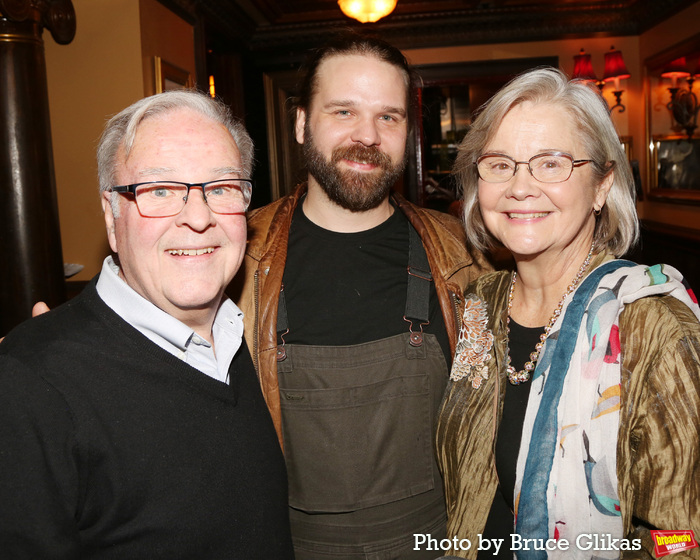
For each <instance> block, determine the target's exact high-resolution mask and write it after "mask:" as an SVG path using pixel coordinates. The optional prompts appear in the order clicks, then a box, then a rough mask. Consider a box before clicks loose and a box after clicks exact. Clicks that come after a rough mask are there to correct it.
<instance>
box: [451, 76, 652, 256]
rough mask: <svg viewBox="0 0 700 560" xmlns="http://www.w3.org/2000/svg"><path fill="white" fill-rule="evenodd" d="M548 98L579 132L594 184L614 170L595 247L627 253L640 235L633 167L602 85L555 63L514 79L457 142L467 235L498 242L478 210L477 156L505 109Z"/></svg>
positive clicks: (479, 242)
mask: <svg viewBox="0 0 700 560" xmlns="http://www.w3.org/2000/svg"><path fill="white" fill-rule="evenodd" d="M527 101H530V102H532V103H544V104H549V105H556V106H558V107H561V108H562V109H564V110H565V111H566V112H567V113H568V114H569V116H570V117H571V125H572V126H573V127H574V130H575V131H576V132H577V134H578V135H579V138H580V139H581V141H582V143H583V146H584V148H585V151H586V154H585V156H579V157H585V158H587V159H591V160H593V161H592V163H591V166H592V168H593V180H594V184H595V185H598V184H600V183H601V181H602V180H603V178H604V177H605V176H606V175H607V174H608V173H613V185H612V187H611V189H610V192H609V194H608V198H607V201H606V204H605V206H604V207H603V209H602V211H601V214H600V216H598V217H597V219H596V227H595V233H594V240H595V243H596V250H597V251H600V250H603V249H607V250H608V251H610V252H611V253H613V254H614V255H616V256H621V255H623V254H625V253H626V252H627V251H628V250H629V249H630V248H631V247H632V246H633V245H634V243H635V242H636V241H637V238H638V237H639V221H638V218H637V209H636V206H635V190H634V179H633V177H632V171H631V169H630V166H629V163H628V162H627V157H626V155H625V152H624V149H623V148H622V145H621V144H620V139H619V137H618V135H617V131H616V130H615V126H614V125H613V123H612V120H611V119H610V114H609V112H608V106H607V104H606V102H605V100H604V99H603V98H602V96H601V95H600V92H599V91H598V89H597V88H596V87H594V86H592V85H589V84H586V83H584V82H582V81H577V80H573V81H569V79H568V78H567V76H566V75H565V74H564V73H563V72H561V71H560V70H557V69H555V68H537V69H535V70H531V71H529V72H526V73H524V74H521V75H520V76H518V77H516V78H515V79H513V80H512V81H511V82H510V83H508V84H507V85H505V86H504V87H503V88H502V89H501V90H500V91H499V92H498V93H496V95H494V96H493V97H492V98H491V99H490V100H489V101H488V102H487V103H486V104H485V105H484V106H483V107H482V108H481V109H480V110H479V115H478V117H477V118H476V119H475V120H474V122H473V124H472V126H471V128H470V130H469V132H468V133H467V135H466V136H465V138H464V140H463V141H462V143H461V144H460V146H459V149H458V154H457V159H456V161H455V165H454V169H453V172H454V173H455V175H456V177H457V181H458V184H459V185H460V186H461V188H462V192H463V198H464V222H465V227H466V230H467V238H468V239H469V241H470V242H471V244H472V245H473V246H474V247H475V248H477V249H480V250H485V249H488V248H491V247H493V246H494V239H493V237H492V236H491V235H490V233H489V232H488V231H487V230H486V226H485V225H484V221H483V219H482V216H481V212H480V210H479V200H478V187H479V177H478V174H477V170H476V165H475V163H476V160H477V159H478V158H479V156H481V154H482V153H483V152H484V149H485V148H486V146H487V145H488V143H489V142H490V141H491V139H492V138H493V137H494V135H495V134H496V131H497V129H498V127H499V126H500V124H501V121H502V120H503V118H504V117H505V116H506V114H507V113H508V112H509V111H510V110H511V109H513V107H516V106H517V105H520V104H522V103H525V102H527Z"/></svg>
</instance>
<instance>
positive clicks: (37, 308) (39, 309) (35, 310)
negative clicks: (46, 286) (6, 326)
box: [0, 301, 49, 342]
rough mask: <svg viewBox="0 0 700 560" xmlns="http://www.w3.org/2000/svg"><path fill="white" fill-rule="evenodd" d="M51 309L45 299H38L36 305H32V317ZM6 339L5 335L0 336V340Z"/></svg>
mask: <svg viewBox="0 0 700 560" xmlns="http://www.w3.org/2000/svg"><path fill="white" fill-rule="evenodd" d="M47 311H49V306H48V305H46V304H45V303H44V302H43V301H38V302H36V303H35V304H34V307H32V317H38V316H39V315H43V314H44V313H46V312H47ZM3 340H5V337H4V336H3V337H2V338H0V342H2V341H3Z"/></svg>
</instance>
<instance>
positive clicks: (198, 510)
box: [0, 281, 293, 560]
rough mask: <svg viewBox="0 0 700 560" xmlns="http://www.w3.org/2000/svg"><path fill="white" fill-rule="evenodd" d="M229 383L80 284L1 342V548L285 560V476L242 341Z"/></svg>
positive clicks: (8, 552)
mask: <svg viewBox="0 0 700 560" xmlns="http://www.w3.org/2000/svg"><path fill="white" fill-rule="evenodd" d="M230 379H231V384H230V385H226V384H224V383H221V382H219V381H217V380H215V379H212V378H210V377H209V376H207V375H205V374H204V373H201V372H199V371H197V370H196V369H194V368H192V367H191V366H189V365H187V364H186V363H184V362H182V361H181V360H179V359H177V358H176V357H175V356H172V355H171V354H169V353H168V352H166V351H165V350H163V349H162V348H160V347H158V346H157V345H156V344H154V343H152V342H151V341H149V340H148V339H147V338H146V337H144V336H143V335H141V334H140V333H139V332H138V331H137V330H136V329H134V328H133V327H131V326H130V325H129V324H127V323H126V322H125V321H123V320H122V319H121V318H120V317H119V316H118V315H116V314H115V313H114V312H113V311H112V310H111V309H110V308H109V307H107V306H106V305H105V304H104V302H103V301H102V300H101V299H100V298H99V296H98V295H97V292H96V290H95V282H94V281H93V282H92V283H91V284H90V285H89V286H88V287H87V288H86V289H85V291H84V292H83V293H82V294H81V295H80V296H78V297H77V298H75V299H73V300H72V301H70V302H69V303H67V304H65V305H63V306H61V307H59V308H57V309H56V310H54V311H52V312H50V313H48V314H46V315H43V316H41V317H38V318H36V319H32V320H30V321H27V322H26V323H23V324H22V325H20V326H19V327H18V328H16V329H15V330H14V331H12V332H11V333H10V334H9V335H8V336H7V338H6V339H5V341H4V342H3V343H2V344H0V557H2V558H12V559H24V558H26V559H29V558H31V559H48V558H52V559H53V558H56V559H68V558H81V559H108V558H109V559H119V560H129V559H134V560H136V559H144V560H146V559H148V560H154V559H161V558H162V559H167V560H176V559H185V558H188V559H195V558H196V559H227V560H230V559H237V558H240V559H246V560H250V559H256V558H259V559H266V560H268V559H275V560H278V559H287V558H293V553H292V547H291V538H290V534H289V525H288V519H287V505H286V504H287V479H286V473H285V469H284V460H283V457H282V453H281V450H280V447H279V444H278V442H277V437H276V435H275V431H274V429H273V426H272V421H271V419H270V417H269V413H268V411H267V408H266V406H265V403H264V401H263V398H262V394H261V392H260V387H259V384H258V381H257V377H256V375H255V371H254V369H253V364H252V361H251V359H250V355H249V354H248V350H247V348H246V346H245V342H243V346H242V348H241V350H239V352H238V353H237V355H236V356H235V358H234V360H233V363H232V365H231V369H230Z"/></svg>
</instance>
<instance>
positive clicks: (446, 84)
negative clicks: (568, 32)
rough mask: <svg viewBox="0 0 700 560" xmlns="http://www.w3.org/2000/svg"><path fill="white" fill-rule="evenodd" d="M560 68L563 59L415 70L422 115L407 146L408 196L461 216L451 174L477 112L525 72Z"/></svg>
mask: <svg viewBox="0 0 700 560" xmlns="http://www.w3.org/2000/svg"><path fill="white" fill-rule="evenodd" d="M558 64H559V59H558V57H539V58H519V59H503V60H483V61H475V62H462V63H450V64H431V65H419V66H416V67H415V70H416V74H417V79H418V82H417V84H416V95H417V99H416V105H417V107H418V111H417V112H418V114H417V115H416V118H415V121H416V122H415V123H414V126H413V134H412V136H411V137H410V138H409V143H408V153H409V162H408V166H407V173H406V177H405V185H404V190H405V192H404V194H405V196H406V197H407V198H408V199H409V200H412V201H413V202H416V203H417V204H419V205H420V206H424V207H427V208H433V209H435V210H441V211H443V212H452V213H454V214H458V213H459V209H458V208H457V207H456V205H458V201H459V200H460V198H461V193H460V190H459V185H457V182H456V181H455V179H454V177H453V175H452V173H451V172H452V166H453V164H454V161H455V158H456V157H457V148H458V146H459V144H460V142H461V140H462V138H464V135H465V134H466V133H467V131H468V130H469V127H470V126H471V122H472V118H473V116H474V114H475V112H476V111H477V109H478V108H479V107H481V105H483V104H484V103H486V101H488V100H489V99H490V98H491V96H492V95H494V94H495V93H496V92H497V91H498V90H499V89H500V88H501V87H503V86H504V85H505V84H506V83H507V82H508V81H510V80H511V79H512V78H514V77H515V76H516V75H518V74H520V73H521V72H524V71H526V70H529V69H531V68H536V67H538V66H555V67H556V66H558Z"/></svg>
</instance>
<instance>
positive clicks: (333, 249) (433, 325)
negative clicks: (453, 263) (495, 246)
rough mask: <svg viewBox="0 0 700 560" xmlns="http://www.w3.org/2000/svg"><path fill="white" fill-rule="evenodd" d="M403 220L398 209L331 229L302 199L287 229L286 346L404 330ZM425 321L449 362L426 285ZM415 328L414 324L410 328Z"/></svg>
mask: <svg viewBox="0 0 700 560" xmlns="http://www.w3.org/2000/svg"><path fill="white" fill-rule="evenodd" d="M408 227H409V225H408V220H407V218H406V216H405V215H404V214H403V213H402V212H401V211H400V210H398V209H397V208H395V211H394V213H393V214H392V215H391V217H389V218H388V219H387V220H386V221H385V222H383V223H381V224H379V225H378V226H376V227H374V228H372V229H369V230H366V231H362V232H358V233H336V232H333V231H329V230H326V229H324V228H321V227H319V226H317V225H316V224H314V223H313V222H311V221H310V220H309V219H308V218H307V217H306V216H305V215H304V212H303V209H302V205H301V204H299V206H298V207H297V209H296V210H295V212H294V217H293V220H292V225H291V227H290V230H289V249H288V253H287V263H286V266H285V269H284V277H283V284H284V293H285V299H286V305H287V316H288V322H289V333H288V334H286V335H285V336H284V340H285V342H286V343H287V344H307V345H320V346H345V345H351V344H361V343H364V342H370V341H374V340H380V339H382V338H387V337H390V336H394V335H397V334H402V333H405V332H408V329H409V324H408V323H407V322H406V321H404V319H403V316H404V312H405V309H406V288H407V284H408V273H407V270H406V267H407V264H408V243H409V241H408ZM429 309H430V324H429V325H427V326H425V327H423V331H424V332H427V333H432V334H434V335H435V336H436V337H437V339H438V342H439V343H440V346H441V348H442V350H443V352H444V354H445V359H446V361H447V363H448V364H451V363H452V356H451V353H450V348H449V341H448V338H447V332H446V330H445V323H444V320H443V317H442V313H441V311H440V305H439V301H438V298H437V292H436V291H435V283H434V282H431V285H430V308H429ZM415 330H418V328H417V326H414V331H415Z"/></svg>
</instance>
